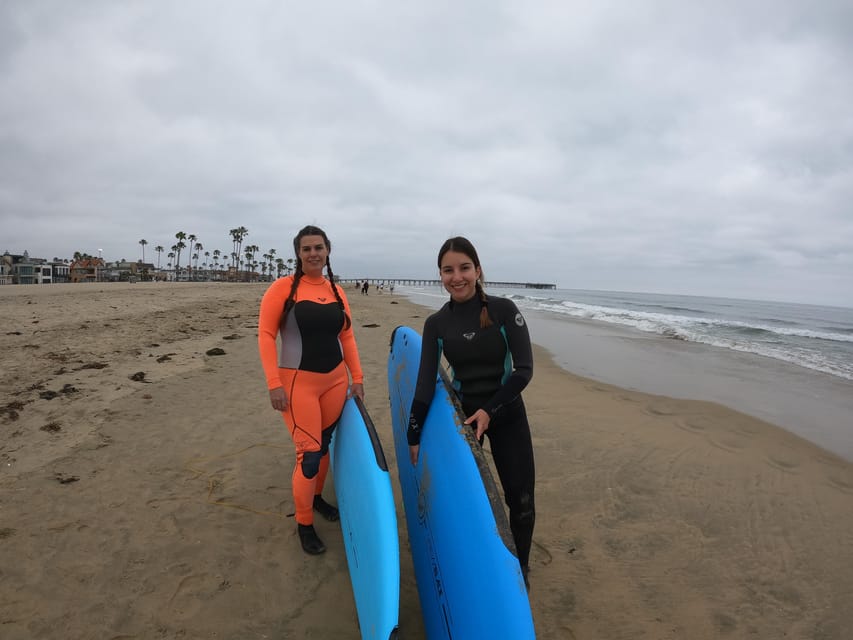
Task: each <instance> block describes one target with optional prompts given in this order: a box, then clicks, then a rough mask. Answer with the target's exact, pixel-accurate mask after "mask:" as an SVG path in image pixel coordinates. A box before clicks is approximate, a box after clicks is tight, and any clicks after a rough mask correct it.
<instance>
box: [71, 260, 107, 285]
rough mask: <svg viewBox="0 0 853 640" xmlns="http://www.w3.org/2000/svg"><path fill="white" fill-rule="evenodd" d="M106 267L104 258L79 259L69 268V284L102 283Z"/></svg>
mask: <svg viewBox="0 0 853 640" xmlns="http://www.w3.org/2000/svg"><path fill="white" fill-rule="evenodd" d="M105 266H106V265H105V263H104V260H103V258H93V257H92V256H83V257H82V258H78V259H77V260H75V261H74V262H72V263H71V266H70V267H69V274H68V278H69V282H100V281H101V274H102V272H103V270H104V267H105Z"/></svg>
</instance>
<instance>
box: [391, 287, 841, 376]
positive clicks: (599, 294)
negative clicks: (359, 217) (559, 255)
mask: <svg viewBox="0 0 853 640" xmlns="http://www.w3.org/2000/svg"><path fill="white" fill-rule="evenodd" d="M407 291H408V292H409V293H410V294H416V295H417V297H418V298H420V299H421V302H423V301H424V300H429V299H431V298H433V297H435V298H436V300H439V299H440V300H441V301H442V302H441V304H443V301H444V300H446V299H447V294H446V293H445V292H444V290H443V289H441V288H439V287H423V288H418V289H415V288H413V287H412V288H409V289H407ZM488 291H489V293H492V294H494V295H500V296H504V297H507V298H511V299H512V300H513V301H514V302H515V304H516V305H517V306H518V308H519V309H521V310H522V312H523V313H524V312H527V311H536V312H539V313H543V314H547V315H551V316H553V317H557V318H559V317H567V318H577V319H583V320H592V321H596V322H601V323H608V324H612V325H619V326H624V327H630V328H632V329H635V330H638V331H641V332H644V333H649V334H654V335H657V336H661V337H664V338H669V339H672V340H683V341H686V342H695V343H700V344H706V345H710V346H712V347H717V348H720V349H729V350H732V351H739V352H745V353H752V354H756V355H760V356H765V357H767V358H773V359H775V360H779V361H782V362H787V363H789V364H793V365H797V366H800V367H804V368H806V369H811V370H814V371H820V372H821V373H826V374H829V375H831V376H837V377H839V378H844V379H846V380H853V309H851V308H845V307H822V306H815V305H804V304H792V303H784V302H762V301H756V300H737V299H727V298H709V297H700V296H683V295H666V294H657V293H654V294H653V293H623V292H613V291H584V290H572V289H556V290H537V289H492V288H490V289H488ZM431 306H434V305H431Z"/></svg>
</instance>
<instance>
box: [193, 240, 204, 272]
mask: <svg viewBox="0 0 853 640" xmlns="http://www.w3.org/2000/svg"><path fill="white" fill-rule="evenodd" d="M202 249H204V247H203V246H201V242H196V243H195V254H194V255H195V267H196V269H198V257H199V256H200V255H201V250H202Z"/></svg>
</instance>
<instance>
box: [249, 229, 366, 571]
mask: <svg viewBox="0 0 853 640" xmlns="http://www.w3.org/2000/svg"><path fill="white" fill-rule="evenodd" d="M331 248H332V245H331V243H330V242H329V238H328V237H327V236H326V234H325V232H324V231H323V230H322V229H319V228H318V227H314V226H307V227H304V228H303V229H302V230H300V231H299V233H298V234H297V235H296V237H295V238H294V239H293V249H294V251H295V252H296V270H295V272H294V274H293V275H292V276H287V277H286V278H279V279H278V280H276V281H275V282H273V283H272V284H271V285H270V287H269V289H267V291H266V293H265V294H264V297H263V299H262V300H261V308H260V314H259V318H258V349H259V351H260V356H261V364H262V365H263V368H264V374H265V375H266V381H267V388H268V389H269V393H270V402H271V404H272V406H273V408H274V409H275V410H276V411H280V412H281V413H282V415H283V417H284V421H285V423H286V424H287V426H288V429H289V430H290V435H291V436H292V438H293V443H294V445H295V447H296V466H295V467H294V469H293V501H294V503H295V505H296V525H297V531H298V533H299V541H300V542H301V544H302V548H303V549H304V550H305V552H306V553H309V554H312V555H316V554H319V553H323V552H324V551H325V550H326V547H325V545H324V544H323V541H322V540H320V538H319V536H318V535H317V532H316V531H315V529H314V513H313V512H314V511H317V512H318V513H319V514H320V515H321V516H323V517H324V518H325V519H326V520H329V521H335V520H337V519H338V510H337V508H336V507H334V506H332V505H330V504H329V503H328V502H326V501H325V500H324V499H323V497H322V492H323V484H324V482H325V480H326V474H327V473H328V471H329V443H330V442H331V439H332V431H333V430H334V427H335V424H336V423H337V420H338V418H339V417H340V415H341V411H343V406H344V401H345V400H346V398H347V390H348V389H350V392H351V394H352V395H354V396H357V397H359V398H361V399H364V386H363V382H364V376H363V374H362V371H361V362H360V361H359V357H358V348H357V346H356V343H355V335H354V334H353V329H352V314H351V313H350V308H349V303H348V302H347V299H346V296H345V295H344V292H343V290H342V289H341V288H340V287H338V286H336V285H335V283H334V279H335V277H334V274H333V273H332V267H331V264H330V263H329V252H330V251H331ZM324 269H325V270H326V272H327V273H328V277H326V276H324V275H323V270H324ZM277 337H280V340H279V342H278V345H276V338H277ZM350 378H352V385H351V386H350Z"/></svg>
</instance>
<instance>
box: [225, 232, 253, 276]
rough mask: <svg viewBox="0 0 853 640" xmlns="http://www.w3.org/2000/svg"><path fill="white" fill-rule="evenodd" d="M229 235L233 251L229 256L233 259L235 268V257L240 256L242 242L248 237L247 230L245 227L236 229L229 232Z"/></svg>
mask: <svg viewBox="0 0 853 640" xmlns="http://www.w3.org/2000/svg"><path fill="white" fill-rule="evenodd" d="M229 233H230V234H231V239H232V240H233V241H234V247H233V248H234V251H233V252H232V253H231V255H232V256H233V257H234V266H235V267H236V266H237V257H238V256H239V255H240V251H241V249H242V247H243V240H244V239H245V238H246V236H247V235H249V230H248V229H247V228H246V227H237V228H236V229H231V231H229Z"/></svg>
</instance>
